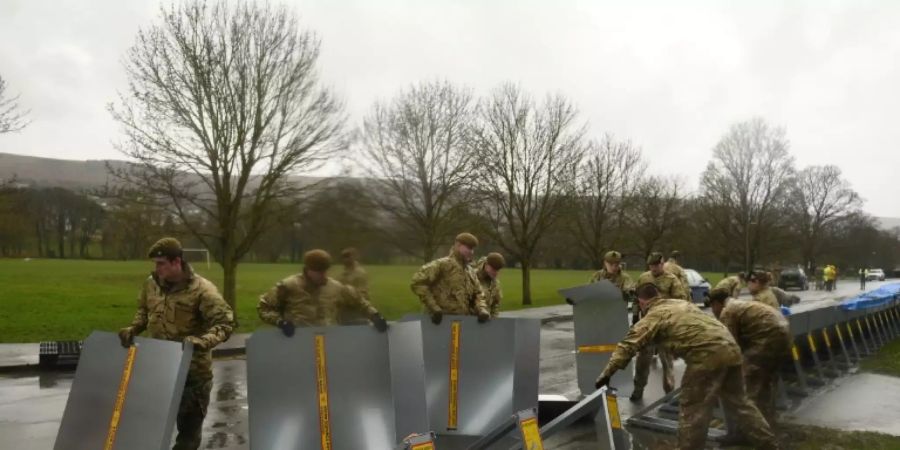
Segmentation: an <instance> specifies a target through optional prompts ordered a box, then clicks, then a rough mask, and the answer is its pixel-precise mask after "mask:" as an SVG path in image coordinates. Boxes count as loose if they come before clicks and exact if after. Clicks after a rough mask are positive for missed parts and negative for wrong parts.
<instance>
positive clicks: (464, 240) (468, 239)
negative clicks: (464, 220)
mask: <svg viewBox="0 0 900 450" xmlns="http://www.w3.org/2000/svg"><path fill="white" fill-rule="evenodd" d="M456 242H459V243H460V244H462V245H465V246H466V247H469V248H475V247H478V238H477V237H475V235H473V234H472V233H459V234H458V235H456Z"/></svg>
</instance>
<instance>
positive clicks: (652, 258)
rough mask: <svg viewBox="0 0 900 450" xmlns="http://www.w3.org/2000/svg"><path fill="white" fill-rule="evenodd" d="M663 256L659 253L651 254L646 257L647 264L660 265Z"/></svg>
mask: <svg viewBox="0 0 900 450" xmlns="http://www.w3.org/2000/svg"><path fill="white" fill-rule="evenodd" d="M662 259H663V255H662V253H660V252H653V253H651V254H650V255H649V256H647V264H660V263H662Z"/></svg>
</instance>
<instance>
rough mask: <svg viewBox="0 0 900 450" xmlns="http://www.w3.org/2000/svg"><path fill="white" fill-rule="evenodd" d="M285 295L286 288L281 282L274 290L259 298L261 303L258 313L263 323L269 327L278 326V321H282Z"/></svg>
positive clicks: (257, 309) (257, 308)
mask: <svg viewBox="0 0 900 450" xmlns="http://www.w3.org/2000/svg"><path fill="white" fill-rule="evenodd" d="M285 294H286V288H285V286H284V284H283V283H282V282H280V281H279V282H278V284H276V285H275V286H274V287H273V288H272V289H269V290H268V291H267V292H266V293H265V294H263V295H261V296H260V297H259V303H257V304H256V312H257V313H258V314H259V318H260V319H261V320H262V321H263V322H265V323H267V324H269V325H277V324H278V321H279V320H281V315H282V311H284V299H285V297H286V295H285Z"/></svg>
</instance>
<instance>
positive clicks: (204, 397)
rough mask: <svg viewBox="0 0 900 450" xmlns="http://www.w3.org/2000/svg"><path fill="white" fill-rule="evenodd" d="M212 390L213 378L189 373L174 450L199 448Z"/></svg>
mask: <svg viewBox="0 0 900 450" xmlns="http://www.w3.org/2000/svg"><path fill="white" fill-rule="evenodd" d="M211 391H212V380H211V379H205V378H204V377H197V376H194V375H192V374H190V373H188V376H187V380H186V381H185V385H184V391H183V392H182V393H181V405H180V406H179V408H178V417H177V418H176V421H175V422H176V425H177V426H178V435H177V436H176V437H175V446H174V447H172V450H197V449H198V448H200V443H201V442H202V440H203V418H204V417H206V409H207V407H208V406H209V394H210V392H211Z"/></svg>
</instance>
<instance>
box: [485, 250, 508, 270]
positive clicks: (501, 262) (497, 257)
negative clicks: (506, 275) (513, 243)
mask: <svg viewBox="0 0 900 450" xmlns="http://www.w3.org/2000/svg"><path fill="white" fill-rule="evenodd" d="M486 262H487V264H488V265H490V266H491V267H493V268H494V269H495V270H500V269H502V268H504V267H506V259H504V258H503V255H501V254H499V253H496V252H494V253H488V255H487V260H486Z"/></svg>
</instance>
